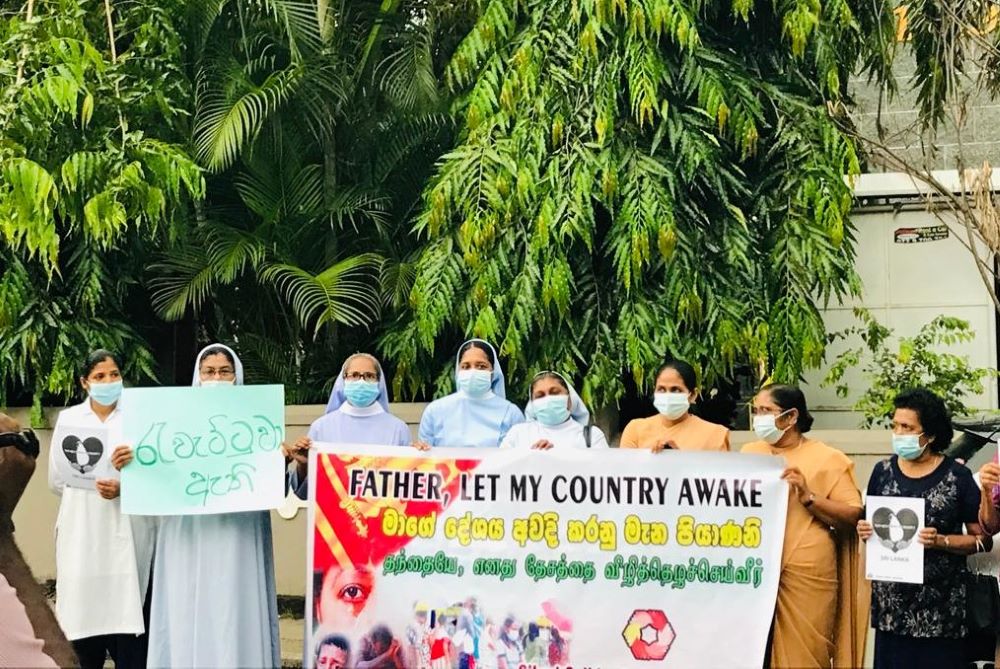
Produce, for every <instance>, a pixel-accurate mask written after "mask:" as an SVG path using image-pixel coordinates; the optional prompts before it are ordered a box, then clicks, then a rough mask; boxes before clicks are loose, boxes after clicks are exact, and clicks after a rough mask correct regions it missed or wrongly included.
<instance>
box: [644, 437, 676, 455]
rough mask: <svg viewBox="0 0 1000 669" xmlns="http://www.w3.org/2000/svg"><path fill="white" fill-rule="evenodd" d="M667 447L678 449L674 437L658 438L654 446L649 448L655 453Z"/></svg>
mask: <svg viewBox="0 0 1000 669" xmlns="http://www.w3.org/2000/svg"><path fill="white" fill-rule="evenodd" d="M667 449H670V450H672V451H676V450H677V442H676V441H674V440H673V439H667V438H663V439H658V440H657V441H656V442H655V443H653V447H652V448H651V449H649V450H651V451H652V452H653V453H659V452H660V451H665V450H667Z"/></svg>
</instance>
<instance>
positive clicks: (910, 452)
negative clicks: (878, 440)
mask: <svg viewBox="0 0 1000 669" xmlns="http://www.w3.org/2000/svg"><path fill="white" fill-rule="evenodd" d="M920 434H923V432H921V433H920ZM920 434H893V435H892V451H893V452H894V453H895V454H896V455H898V456H899V457H901V458H903V459H904V460H916V459H917V458H919V457H920V456H921V455H923V453H924V450H925V449H926V448H927V447H926V446H921V445H920Z"/></svg>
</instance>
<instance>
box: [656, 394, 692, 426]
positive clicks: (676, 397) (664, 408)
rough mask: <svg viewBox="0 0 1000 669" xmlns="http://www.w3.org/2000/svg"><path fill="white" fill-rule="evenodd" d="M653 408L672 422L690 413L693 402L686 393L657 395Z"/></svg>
mask: <svg viewBox="0 0 1000 669" xmlns="http://www.w3.org/2000/svg"><path fill="white" fill-rule="evenodd" d="M653 406H655V407H656V410H657V411H659V412H660V414H661V415H663V416H666V417H667V418H669V419H670V420H677V419H678V418H680V417H681V416H683V415H684V414H686V413H687V412H688V410H689V409H690V408H691V402H690V401H689V400H688V396H687V394H686V393H655V394H654V395H653Z"/></svg>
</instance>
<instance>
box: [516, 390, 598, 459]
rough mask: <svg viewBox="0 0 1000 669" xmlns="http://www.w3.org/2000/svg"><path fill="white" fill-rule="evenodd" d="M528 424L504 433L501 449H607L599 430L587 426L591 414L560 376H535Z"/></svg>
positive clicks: (527, 414) (528, 411) (525, 410)
mask: <svg viewBox="0 0 1000 669" xmlns="http://www.w3.org/2000/svg"><path fill="white" fill-rule="evenodd" d="M524 415H525V417H527V419H528V420H527V421H526V422H524V423H519V424H517V425H515V426H513V427H512V428H510V431H508V432H507V435H506V436H505V437H504V439H503V441H502V442H501V443H500V448H534V449H537V450H548V449H550V448H560V449H564V448H608V440H607V438H606V437H605V436H604V433H603V432H601V429H600V428H599V427H597V426H595V425H591V424H590V411H588V410H587V407H586V406H585V405H584V404H583V400H582V399H580V396H579V395H578V394H577V392H576V390H574V389H573V386H571V385H570V384H569V381H567V380H566V377H564V376H563V375H562V374H559V373H558V372H551V371H544V372H539V373H538V374H536V375H535V378H534V379H532V381H531V390H530V391H529V393H528V405H527V406H526V407H525V409H524Z"/></svg>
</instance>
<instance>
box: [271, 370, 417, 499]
mask: <svg viewBox="0 0 1000 669" xmlns="http://www.w3.org/2000/svg"><path fill="white" fill-rule="evenodd" d="M314 441H324V442H329V443H333V444H373V445H380V446H409V445H410V441H411V437H410V428H409V427H407V425H406V423H404V422H403V421H402V420H400V419H399V418H397V417H396V416H393V415H392V414H391V413H389V390H388V388H387V387H386V384H385V374H383V373H382V365H380V364H379V361H378V360H377V359H376V358H375V356H372V355H368V354H367V353H355V354H354V355H352V356H350V357H349V358H347V360H345V361H344V365H343V366H342V367H341V368H340V374H339V375H338V376H337V381H336V382H335V383H334V384H333V392H331V393H330V401H329V402H327V405H326V414H325V415H323V416H321V417H320V418H317V419H316V420H315V421H313V424H312V425H310V426H309V434H308V435H307V436H305V437H301V438H299V439H298V440H297V441H296V442H295V443H294V444H293V445H292V446H291V448H288V447H285V446H282V450H283V451H284V452H285V455H286V457H287V458H289V459H290V460H293V461H294V462H295V467H294V468H293V470H292V471H291V472H290V473H289V475H288V485H289V487H290V488H291V489H292V490H294V491H295V494H296V495H298V496H299V497H300V498H301V499H306V497H307V495H308V492H309V489H308V480H307V474H308V463H309V448H310V446H312V442H314Z"/></svg>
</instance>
